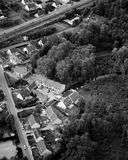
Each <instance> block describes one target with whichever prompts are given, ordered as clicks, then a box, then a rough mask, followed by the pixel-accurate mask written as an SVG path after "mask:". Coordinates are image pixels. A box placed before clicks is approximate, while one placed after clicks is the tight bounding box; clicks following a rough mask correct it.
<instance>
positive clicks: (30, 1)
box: [24, 0, 33, 4]
mask: <svg viewBox="0 0 128 160" xmlns="http://www.w3.org/2000/svg"><path fill="white" fill-rule="evenodd" d="M24 2H25V3H26V4H27V3H32V2H33V0H24Z"/></svg>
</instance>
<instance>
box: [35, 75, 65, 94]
mask: <svg viewBox="0 0 128 160" xmlns="http://www.w3.org/2000/svg"><path fill="white" fill-rule="evenodd" d="M34 79H35V80H36V81H38V82H39V83H42V84H43V85H44V86H46V87H48V88H51V89H52V88H53V89H55V90H57V91H58V92H60V93H62V92H63V91H64V90H65V85H64V84H61V83H58V82H55V81H53V80H50V79H47V78H45V77H43V76H41V75H35V77H34Z"/></svg>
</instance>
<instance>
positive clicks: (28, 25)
mask: <svg viewBox="0 0 128 160" xmlns="http://www.w3.org/2000/svg"><path fill="white" fill-rule="evenodd" d="M92 2H94V0H81V1H80V2H77V3H75V4H74V5H73V6H63V7H62V8H59V9H57V10H56V11H53V12H51V13H50V14H48V15H46V16H41V17H38V18H35V19H33V20H30V21H28V22H25V23H23V24H20V25H18V26H15V27H12V28H10V29H7V30H5V31H2V32H0V39H1V41H3V40H6V39H9V38H12V37H14V36H16V35H20V34H23V33H25V32H27V31H30V30H33V29H35V28H38V27H39V26H43V25H45V24H46V23H50V22H53V21H55V20H56V18H59V17H60V16H63V15H64V13H66V12H68V11H70V10H71V9H72V8H79V7H81V6H85V5H88V4H90V3H92Z"/></svg>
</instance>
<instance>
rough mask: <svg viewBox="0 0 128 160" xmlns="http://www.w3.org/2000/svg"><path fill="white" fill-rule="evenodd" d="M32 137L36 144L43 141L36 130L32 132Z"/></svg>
mask: <svg viewBox="0 0 128 160" xmlns="http://www.w3.org/2000/svg"><path fill="white" fill-rule="evenodd" d="M33 136H34V139H35V141H36V143H37V142H39V141H42V140H43V138H42V137H41V135H40V134H39V132H38V130H37V129H35V130H34V132H33Z"/></svg>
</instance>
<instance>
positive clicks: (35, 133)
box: [34, 129, 40, 139]
mask: <svg viewBox="0 0 128 160" xmlns="http://www.w3.org/2000/svg"><path fill="white" fill-rule="evenodd" d="M34 135H35V137H36V139H37V138H39V137H40V134H39V132H38V130H37V129H35V130H34Z"/></svg>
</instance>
